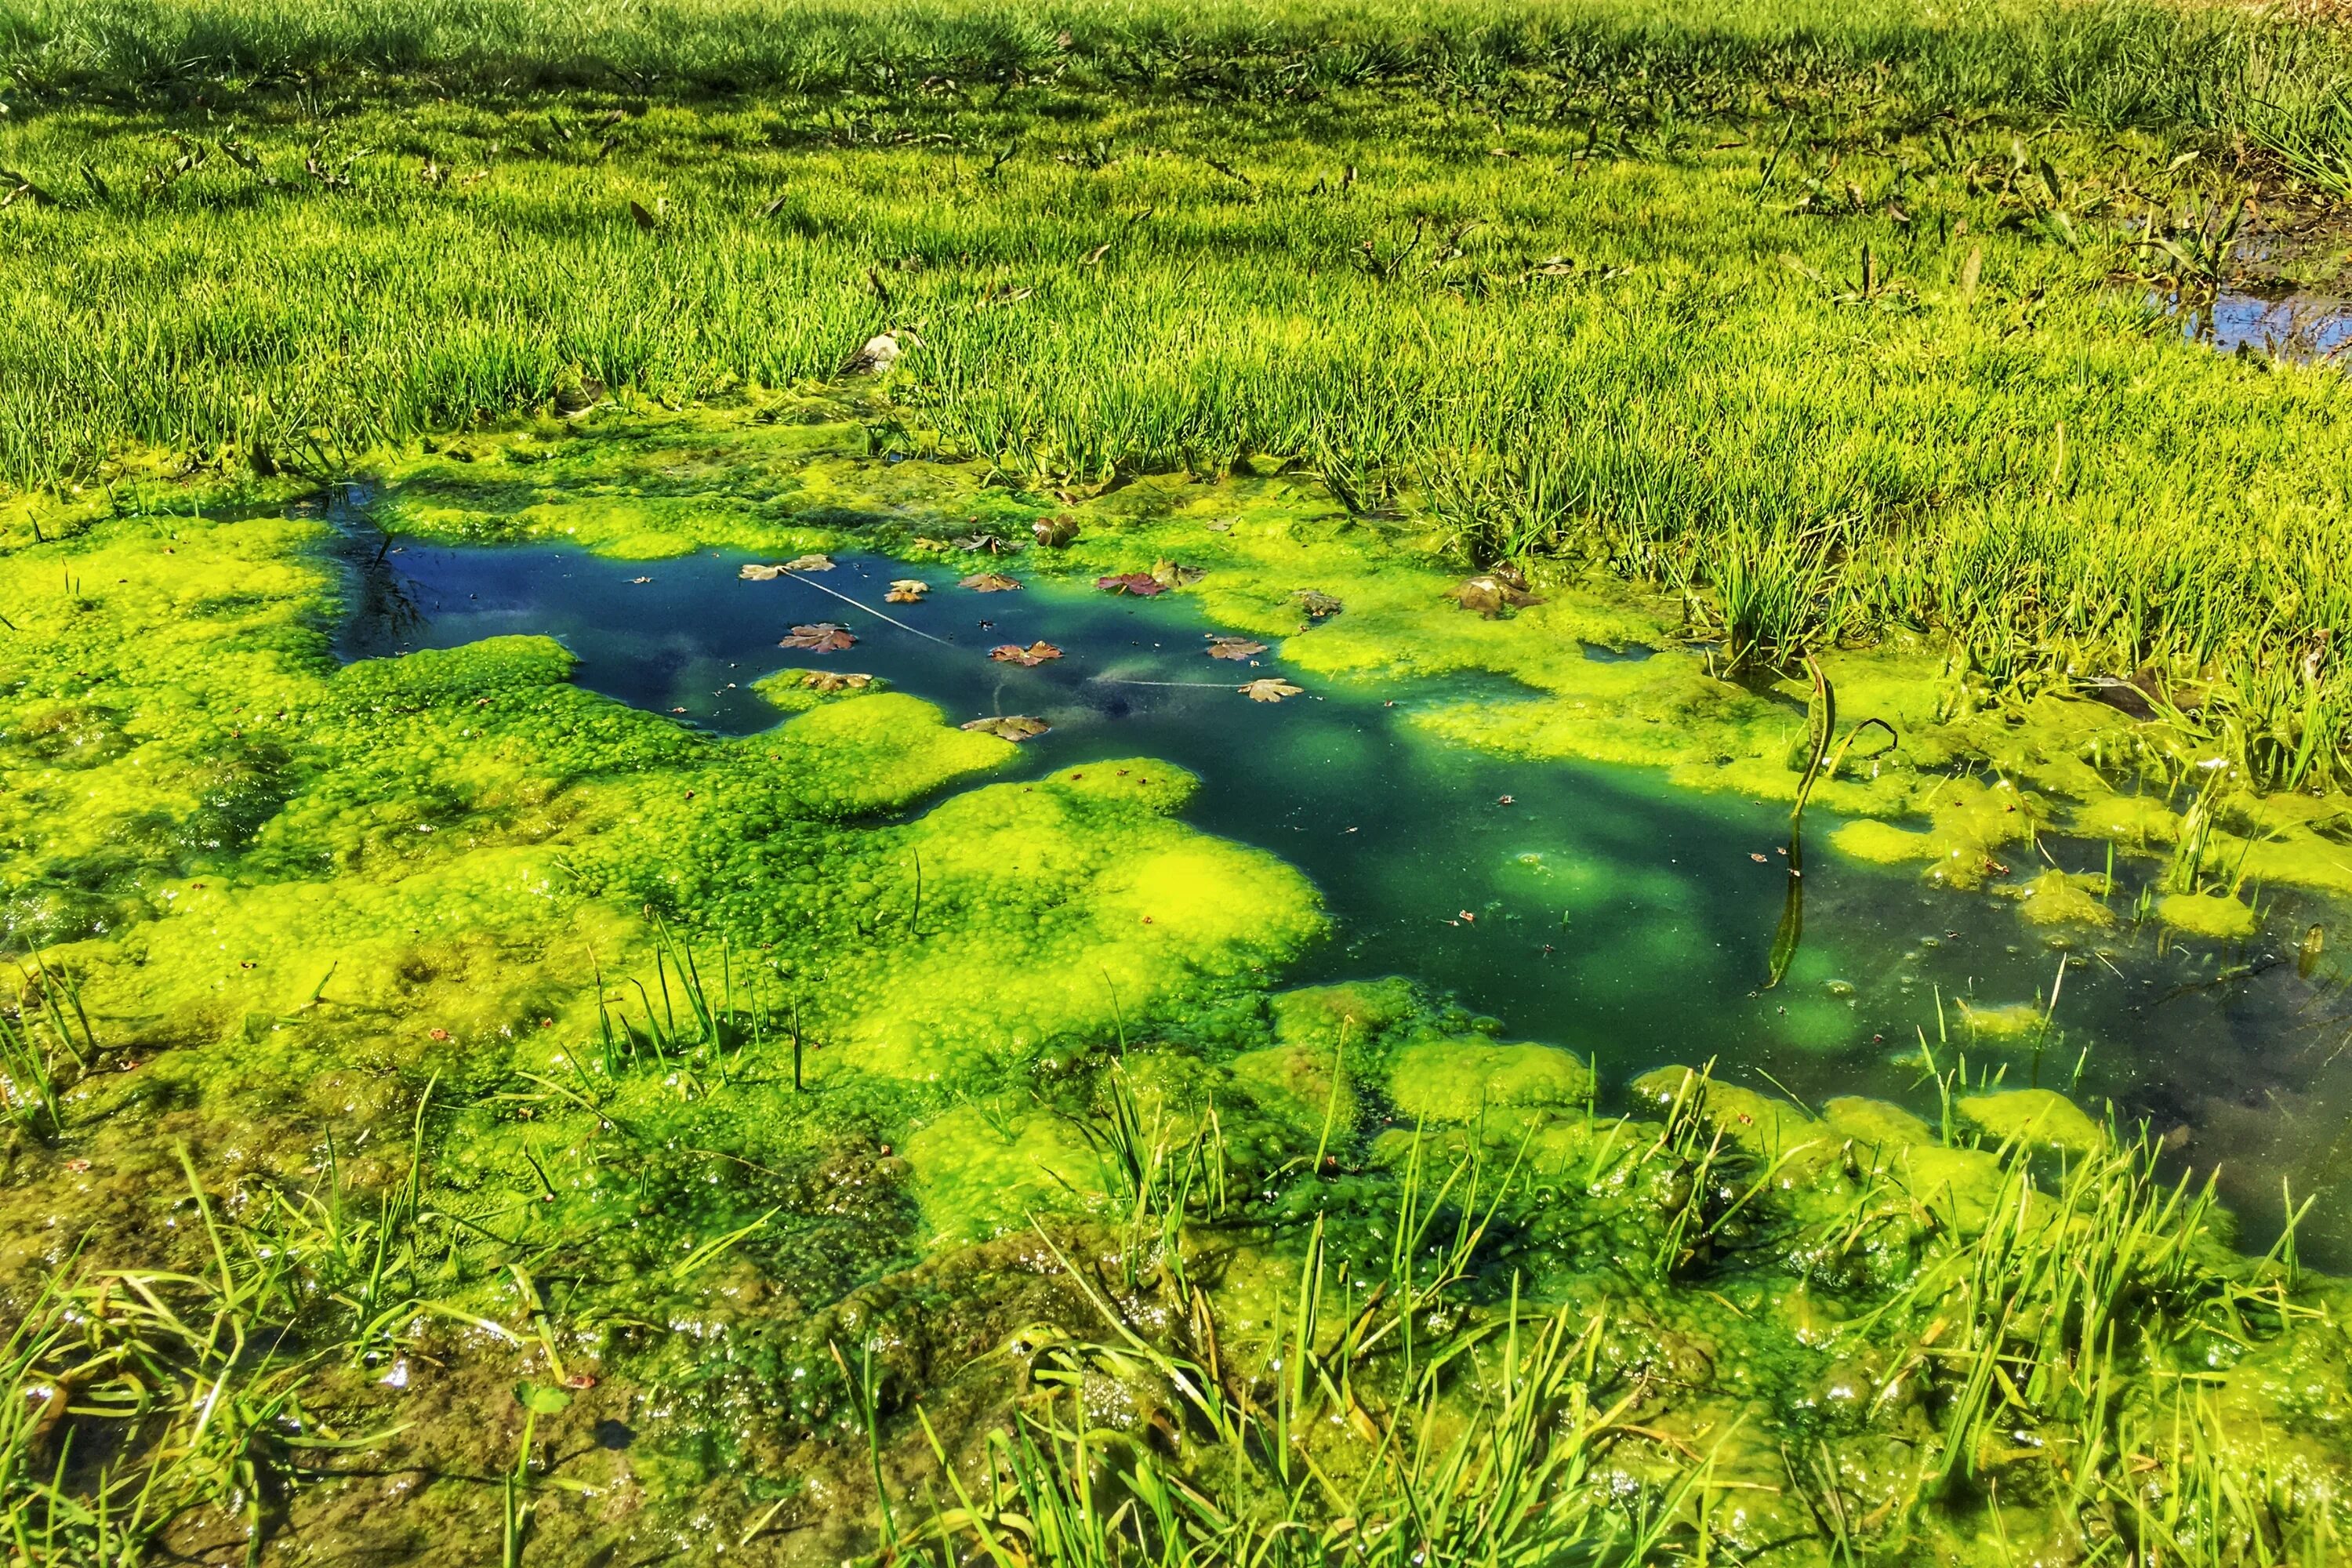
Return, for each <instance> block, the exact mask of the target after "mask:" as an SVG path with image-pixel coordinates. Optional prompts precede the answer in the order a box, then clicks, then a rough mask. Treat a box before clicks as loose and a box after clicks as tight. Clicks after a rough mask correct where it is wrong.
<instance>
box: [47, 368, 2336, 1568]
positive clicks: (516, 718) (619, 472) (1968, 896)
mask: <svg viewBox="0 0 2352 1568" xmlns="http://www.w3.org/2000/svg"><path fill="white" fill-rule="evenodd" d="M827 406H828V405H821V404H811V403H805V402H803V403H774V402H769V403H753V404H749V405H744V406H741V407H737V408H734V409H715V410H711V411H708V412H702V413H694V414H672V413H668V412H665V411H663V410H660V409H658V408H653V407H635V408H633V407H631V406H628V405H625V404H608V405H604V406H602V407H598V408H594V409H591V410H589V411H586V412H585V413H584V414H582V415H580V416H573V417H569V418H555V417H550V418H544V419H541V420H539V421H536V422H530V421H526V422H524V423H521V424H519V425H515V426H510V427H509V428H506V429H504V430H502V431H499V432H495V433H490V434H485V435H481V436H477V437H466V438H463V439H458V440H451V441H436V442H432V443H428V444H427V446H426V447H421V448H420V447H412V448H410V449H408V450H407V451H406V452H405V453H402V454H394V455H392V456H391V457H389V458H386V459H385V460H384V461H383V464H382V466H381V470H380V473H379V475H378V477H377V478H376V479H373V480H372V481H370V482H369V483H367V484H365V485H343V486H338V487H334V488H331V489H327V490H324V491H313V490H309V489H302V488H300V487H296V486H289V485H283V484H281V485H280V486H278V487H277V489H276V490H275V491H274V492H269V491H265V490H248V491H247V492H246V493H245V494H244V495H243V496H242V498H241V499H239V498H236V497H228V496H218V495H216V496H214V497H212V498H211V499H210V500H209V502H199V501H197V500H193V499H191V493H190V492H188V491H187V490H185V489H182V488H179V487H172V486H162V485H146V486H139V487H132V488H130V489H124V490H121V491H118V492H117V493H116V494H115V495H114V496H112V497H111V498H110V500H108V501H106V502H105V503H103V504H102V505H97V506H85V507H83V508H82V509H81V510H79V511H76V510H71V509H57V508H52V509H51V510H49V511H48V512H47V513H46V514H45V515H46V517H47V522H46V524H45V527H44V539H43V542H39V543H37V544H31V545H28V546H26V547H24V548H20V549H18V550H16V551H15V552H12V553H11V554H10V555H9V556H8V557H7V558H6V560H5V563H0V600H4V601H5V605H7V608H8V614H9V616H10V625H11V626H12V628H13V630H14V637H15V640H14V641H12V643H11V645H10V647H9V658H10V660H11V662H10V663H9V665H8V666H7V677H8V685H7V690H8V701H9V704H10V708H9V712H10V722H9V726H8V730H7V744H8V748H9V751H8V772H7V782H8V788H7V791H6V793H5V795H0V803H5V810H6V811H7V813H8V814H9V815H8V832H9V836H10V840H11V843H12V845H14V846H15V847H16V852H15V854H14V856H13V857H12V860H11V863H10V870H9V884H8V889H7V896H8V903H7V918H8V921H9V931H10V933H11V939H12V941H13V942H14V943H15V944H16V949H17V952H18V953H19V955H20V956H19V961H18V963H17V966H16V978H15V979H14V981H12V984H13V985H14V987H15V990H14V992H13V995H14V998H15V1005H14V1007H13V1009H12V1010H11V1011H10V1012H9V1013H8V1014H7V1015H6V1027H7V1034H6V1037H5V1043H6V1045H7V1048H8V1053H9V1055H8V1060H7V1064H6V1070H7V1084H8V1091H9V1100H10V1106H11V1110H12V1114H13V1117H14V1123H13V1128H12V1142H11V1150H12V1153H11V1167H10V1185H9V1188H8V1192H9V1204H10V1210H9V1213H10V1215H11V1217H10V1220H9V1223H8V1225H7V1227H6V1232H5V1243H6V1247H7V1249H8V1251H7V1257H8V1261H9V1266H10V1268H11V1270H12V1278H15V1279H17V1280H18V1281H19V1282H20V1287H19V1288H20V1289H21V1290H22V1292H23V1294H22V1296H21V1302H22V1306H21V1315H20V1316H19V1318H18V1319H17V1324H18V1326H17V1327H16V1330H15V1337H14V1338H13V1339H12V1340H11V1341H10V1349H9V1354H10V1356H11V1357H12V1361H11V1366H12V1370H13V1375H15V1377H16V1380H17V1382H16V1388H17V1393H18V1396H19V1398H18V1402H16V1403H15V1404H12V1405H10V1406H9V1411H10V1414H9V1415H8V1417H7V1419H8V1421H9V1422H10V1425H9V1426H6V1427H5V1429H0V1430H5V1433H6V1435H7V1438H8V1442H9V1444H10V1447H9V1448H8V1450H7V1451H8V1453H9V1455H10V1456H11V1462H12V1464H13V1465H14V1466H15V1467H16V1468H14V1469H13V1470H12V1471H11V1472H10V1475H9V1479H8V1482H7V1484H8V1486H9V1487H10V1489H11V1490H10V1492H9V1499H10V1505H11V1507H12V1509H14V1510H15V1513H14V1516H13V1517H14V1518H15V1519H16V1521H19V1528H20V1529H21V1530H23V1531H26V1537H25V1538H26V1540H28V1541H32V1540H36V1539H37V1540H38V1541H39V1542H41V1544H40V1545H39V1546H38V1548H37V1552H35V1554H34V1556H33V1560H38V1561H81V1560H89V1561H127V1560H131V1557H132V1555H133V1554H134V1553H135V1552H147V1553H150V1554H153V1553H160V1552H177V1553H182V1554H184V1555H188V1556H193V1557H194V1558H196V1559H198V1560H206V1561H209V1560H215V1559H220V1558H223V1557H241V1556H242V1555H243V1554H245V1553H247V1552H248V1551H250V1552H254V1553H256V1554H257V1556H258V1557H259V1559H260V1560H263V1561H278V1560H283V1561H288V1562H294V1561H309V1560H311V1558H312V1557H314V1556H318V1557H331V1556H334V1555H336V1554H338V1553H340V1552H346V1551H350V1550H360V1551H363V1552H367V1553H370V1554H375V1555H381V1556H383V1557H384V1558H386V1559H388V1560H398V1561H405V1560H416V1561H477V1560H478V1561H482V1562H489V1561H493V1560H496V1559H499V1558H500V1557H502V1556H503V1557H505V1558H506V1559H507V1560H509V1561H516V1560H521V1561H543V1562H589V1561H595V1562H606V1563H611V1562H620V1561H637V1560H640V1558H643V1557H645V1556H646V1554H648V1553H652V1554H654V1558H655V1560H660V1558H661V1557H662V1556H664V1555H667V1556H674V1557H677V1558H679V1559H680V1560H693V1561H700V1560H716V1559H718V1558H719V1557H720V1556H722V1555H723V1556H728V1557H735V1556H741V1557H745V1558H748V1559H749V1560H751V1561H776V1562H790V1563H799V1562H815V1561H819V1560H823V1561H827V1562H833V1561H838V1560H840V1559H842V1558H844V1557H845V1556H862V1555H869V1554H878V1556H879V1557H880V1558H882V1559H887V1560H895V1559H897V1558H898V1557H908V1556H914V1557H926V1558H938V1559H940V1560H943V1561H991V1562H1012V1561H1022V1562H1092V1561H1106V1562H1108V1561H1137V1562H1141V1561H1146V1560H1151V1561H1170V1560H1173V1561H1197V1562H1227V1561H1260V1560H1266V1561H1286V1562H1287V1561H1297V1562H1306V1561H1314V1562H1325V1561H1338V1560H1340V1559H1342V1558H1345V1557H1350V1556H1361V1557H1365V1558H1368V1559H1370V1560H1376V1561H1391V1560H1393V1561H1397V1562H1400V1563H1402V1562H1404V1561H1407V1560H1408V1559H1434V1560H1438V1561H1446V1562H1455V1561H1459V1562H1465V1563H1466V1562H1474V1561H1475V1562H1489V1561H1511V1562H1527V1563H1550V1562H1587V1561H1591V1562H1621V1561H1622V1562H1639V1561H1656V1562H1670V1561H1675V1562H1678V1561H1685V1560H1689V1561H1701V1560H1708V1559H1709V1557H1710V1554H1713V1555H1714V1556H1718V1557H1719V1556H1731V1557H1737V1558H1741V1559H1743V1560H1744V1559H1745V1558H1747V1557H1748V1556H1761V1557H1762V1560H1767V1561H1769V1560H1784V1561H1790V1562H1807V1563H1812V1562H1820V1563H1837V1562H1846V1561H1863V1560H1871V1561H1881V1560H1883V1561H1906V1562H1907V1561H1918V1562H1931V1561H1933V1562H1940V1561H1952V1560H1959V1561H1969V1562H1974V1561H1979V1560H1982V1561H2000V1560H2002V1559H2001V1558H2000V1556H1999V1553H2000V1552H2003V1551H2009V1552H2018V1553H2020V1554H2021V1557H2023V1558H2025V1559H2026V1560H2032V1561H2046V1562H2074V1561H2099V1560H2103V1558H2102V1556H2101V1554H2102V1553H2103V1552H2104V1553H2105V1554H2106V1556H2107V1557H2108V1558H2113V1556H2114V1554H2115V1553H2116V1552H2117V1551H2119V1550H2121V1551H2127V1552H2134V1553H2138V1554H2139V1555H2137V1557H2134V1558H2131V1559H2130V1560H2133V1561H2145V1562H2148V1563H2157V1562H2168V1561H2228V1562H2239V1561H2244V1562H2258V1561H2308V1562H2323V1561H2327V1560H2329V1559H2330V1556H2331V1554H2332V1552H2334V1551H2335V1544H2334V1543H2335V1542H2336V1541H2337V1539H2338V1536H2337V1534H2336V1531H2337V1530H2338V1527H2339V1522H2340V1521H2339V1516H2338V1513H2337V1508H2338V1501H2337V1500H2338V1499H2339V1497H2340V1491H2339V1485H2340V1479H2341V1477H2342V1476H2343V1474H2344V1468H2343V1467H2344V1466H2345V1464H2346V1462H2347V1455H2346V1451H2345V1448H2344V1446H2343V1440H2342V1438H2341V1436H2340V1433H2341V1423H2342V1421H2343V1419H2344V1418H2345V1415H2346V1413H2347V1403H2352V1390H2347V1382H2346V1380H2347V1369H2348V1368H2352V1360H2347V1356H2352V1345H2347V1342H2346V1340H2345V1336H2344V1334H2343V1332H2342V1331H2341V1330H2340V1329H2339V1328H2338V1327H2337V1326H2336V1325H2337V1315H2338V1314H2339V1313H2340V1312H2341V1311H2342V1310H2345V1308H2346V1305H2347V1297H2346V1296H2345V1295H2344V1294H2343V1293H2342V1290H2341V1288H2340V1287H2339V1286H2338V1285H2337V1283H2336V1280H2335V1279H2333V1278H2332V1277H2331V1276H2330V1275H2329V1274H2328V1273H2327V1272H2326V1270H2327V1269H2328V1268H2333V1267H2340V1266H2342V1265H2343V1264H2344V1263H2346V1262H2347V1260H2352V1244H2347V1240H2346V1238H2345V1237H2344V1233H2343V1232H2342V1230H2341V1229H2340V1228H2339V1227H2340V1225H2341V1221H2340V1219H2339V1218H2338V1217H2337V1216H2338V1215H2339V1214H2340V1212H2341V1207H2342V1197H2341V1176H2340V1172H2339V1169H2338V1166H2337V1163H2336V1161H2335V1158H2334V1156H2335V1146H2336V1132H2335V1131H2334V1128H2333V1126H2332V1124H2331V1120H2330V1118H2329V1116H2328V1115H2327V1113H2326V1105H2327V1104H2328V1103H2329V1101H2330V1097H2331V1096H2332V1094H2333V1093H2334V1092H2335V1085H2336V1070H2337V1068H2336V1062H2335V1061H2334V1059H2333V1058H2334V1055H2335V1052H2336V1046H2337V1040H2336V1036H2337V1035H2338V1034H2340V1026H2339V1025H2335V1024H2333V1023H2331V1022H2330V1020H2331V1019H2332V1018H2333V1016H2334V1014H2333V1011H2332V1010H2333V1009H2335V1008H2336V1007H2337V1006H2338V1005H2339V998H2340V994H2341V979H2340V971H2339V969H2338V967H2337V964H2336V959H2335V957H2334V956H2333V954H2332V953H2331V952H2330V950H2329V946H2328V942H2327V933H2328V932H2329V931H2332V930H2335V929H2336V928H2337V926H2338V925H2339V924H2340V922H2341V920H2342V912H2343V908H2344V899H2345V896H2346V890H2347V889H2346V881H2347V877H2352V872H2347V858H2352V852H2347V850H2345V848H2344V847H2343V845H2342V843H2341V841H2340V839H2339V838H2338V837H2336V836H2335V835H2336V826H2335V825H2336V823H2338V822H2340V821H2341V820H2343V818H2342V816H2341V813H2342V812H2343V811H2344V809H2345V807H2346V804H2347V803H2345V802H2344V801H2342V800H2341V799H2340V798H2339V797H2328V796H2313V795H2301V796H2280V795H2257V794H2253V793H2250V792H2248V791H2246V790H2245V789H2244V788H2243V787H2242V784H2239V783H2238V782H2237V781H2236V780H2235V779H2234V777H2233V776H2232V775H2231V773H2229V772H2228V771H2227V770H2226V769H2217V768H2214V767H2210V766H2207V765H2205V764H2206V763H2207V758H2206V757H2205V756H2204V755H2203V754H2202V753H2201V752H2200V751H2199V748H2198V747H2197V745H2196V744H2195V742H2194V741H2193V738H2191V737H2189V736H2186V735H2183V734H2181V733H2180V732H2179V731H2176V730H2174V729H2172V728H2170V727H2168V726H2166V725H2164V724H2162V723H2160V722H2153V721H2150V720H2149V718H2148V716H2147V715H2146V714H2145V713H2140V714H2135V713H2134V712H2133V711H2131V710H2127V709H2126V708H2123V707H2118V706H2116V704H2114V703H2112V702H2098V701H2092V700H2080V699H2075V700H2061V699H2058V698H2055V697H2045V698H2042V699H2037V700H2033V701H2032V702H2029V703H2024V704H2019V703H2016V702H2012V701H2002V700H1999V699H1998V698H1995V697H1990V696H1972V695H1971V693H1970V691H1969V688H1968V687H1966V686H1965V685H1962V686H1960V687H1958V688H1957V693H1958V694H1957V695H1955V691H1956V688H1955V687H1954V686H1953V685H1952V684H1951V683H1950V682H1949V681H1948V680H1945V679H1939V675H1940V671H1941V666H1942V662H1943V660H1944V659H1945V658H1946V654H1945V651H1944V650H1943V649H1941V648H1940V647H1937V646H1935V645H1933V644H1931V643H1927V642H1925V641H1922V642H1919V643H1916V644H1906V643H1899V642H1898V643H1890V644H1884V645H1881V646H1878V647H1874V648H1872V649H1869V650H1866V651H1860V652H1849V653H1825V654H1823V655H1822V656H1820V657H1819V658H1815V659H1813V660H1812V661H1811V663H1810V664H1807V665H1805V666H1804V667H1802V668H1800V669H1795V670H1790V671H1787V672H1786V675H1785V679H1758V678H1755V677H1748V678H1746V679H1727V678H1726V674H1725V670H1724V668H1723V665H1724V657H1723V653H1722V650H1721V648H1720V647H1719V646H1717V645H1713V644H1709V643H1706V642H1705V641H1703V640H1702V641H1698V642H1694V641H1693V639H1692V637H1691V635H1690V633H1689V629H1688V627H1687V626H1685V624H1684V622H1683V619H1682V617H1681V615H1680V613H1679V610H1678V609H1677V607H1676V606H1675V605H1674V604H1673V603H1672V602H1671V601H1668V600H1664V599H1656V598H1651V597H1647V596H1644V595H1642V594H1639V593H1636V592H1633V591H1631V590H1628V589H1626V588H1624V587H1622V586H1621V585H1616V584H1612V583H1610V582H1606V581H1603V580H1600V579H1590V578H1584V577H1579V576H1574V575H1563V574H1558V573H1552V574H1546V573H1544V572H1542V571H1540V570H1538V572H1537V573H1536V574H1534V575H1532V576H1522V575H1519V574H1514V573H1510V572H1504V573H1502V574H1467V575H1465V573H1464V572H1463V571H1462V570H1460V569H1459V568H1452V569H1449V568H1447V567H1446V566H1445V565H1444V563H1443V561H1442V560H1441V559H1440V558H1439V557H1438V556H1437V555H1435V554H1433V553H1432V552H1431V550H1430V548H1429V546H1428V543H1427V542H1426V541H1425V540H1423V539H1422V538H1420V537H1418V536H1416V535H1415V534H1414V533H1413V532H1412V530H1411V528H1410V527H1409V526H1407V525H1405V524H1403V523H1402V522H1399V521H1381V520H1377V519H1370V520H1368V519H1365V518H1363V517H1362V516H1360V515H1359V514H1356V513H1353V512H1351V511H1350V510H1349V509H1348V508H1347V507H1345V506H1344V505H1342V504H1341V503H1340V502H1339V501H1338V500H1335V499H1334V498H1332V497H1331V496H1330V495H1329V493H1328V490H1327V489H1324V488H1323V487H1322V486H1320V485H1319V484H1317V483H1315V482H1313V481H1312V480H1310V479H1303V478H1300V477H1297V476H1293V475H1288V474H1284V473H1268V474H1265V475H1262V476H1260V475H1247V474H1245V475H1241V476H1237V477H1234V478H1232V479H1224V480H1220V481H1201V480H1188V479H1174V478H1171V479H1145V480H1139V481H1137V482H1135V483H1132V484H1129V485H1124V486H1120V487H1117V488H1115V489H1111V490H1109V491H1108V492H1106V493H1104V494H1101V495H1099V496H1095V497H1092V498H1080V499H1074V500H1065V499H1063V498H1061V497H1056V496H1053V495H1050V494H1048V495H1040V494H1036V493H1034V492H1031V491H1028V490H1024V489H1021V488H1019V487H1017V486H1016V487H1007V486H1005V485H1003V483H1001V482H992V479H991V476H990V474H989V472H988V470H987V469H986V468H985V467H984V466H980V465H961V464H954V463H943V462H926V461H915V462H897V463H891V462H885V461H881V460H878V459H876V458H871V457H869V456H868V455H867V454H866V433H865V431H864V428H863V426H859V425H857V424H855V423H844V422H841V421H839V420H838V419H830V420H829V419H827V418H825V417H823V416H824V413H825V409H826V407H827ZM52 530H54V531H55V532H56V537H52V536H51V531H52ZM2331 1031H2332V1032H2331ZM2216 1167H2218V1168H2219V1174H2218V1175H2211V1174H2209V1173H2213V1172H2214V1171H2215V1168H2216ZM2315 1205H2316V1206H2315ZM35 1530H38V1531H42V1532H44V1533H43V1534H42V1535H40V1536H39V1537H35V1536H33V1535H32V1534H31V1533H30V1532H31V1531H35ZM2246 1542H2252V1543H2253V1546H2252V1551H2254V1552H2258V1553H2267V1554H2268V1555H2267V1557H2264V1556H2263V1555H2259V1554H2256V1555H2244V1554H2242V1555H2235V1556H2233V1555H2230V1554H2229V1553H2231V1552H2242V1550H2245V1543H2246ZM2199 1552H2206V1553H2208V1555H2205V1556H2201V1557H2200V1556H2197V1555H2195V1554H2196V1553H2199ZM43 1553H47V1554H48V1555H42V1554H43ZM1164 1553H1176V1554H1177V1555H1176V1556H1174V1557H1173V1558H1170V1557H1167V1556H1164V1555H1162V1554H1164ZM139 1560H142V1561H143V1560H146V1559H145V1558H140V1559H139ZM2116 1560H2123V1559H2116Z"/></svg>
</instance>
